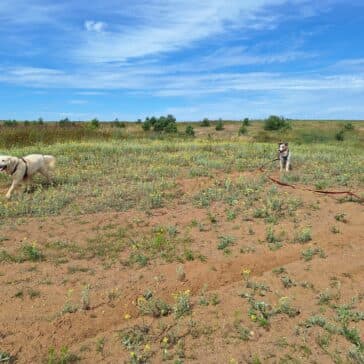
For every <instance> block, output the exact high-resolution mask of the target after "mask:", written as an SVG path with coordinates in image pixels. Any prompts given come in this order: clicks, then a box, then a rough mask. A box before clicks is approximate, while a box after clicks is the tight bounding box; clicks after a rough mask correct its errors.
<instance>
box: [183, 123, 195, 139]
mask: <svg viewBox="0 0 364 364" xmlns="http://www.w3.org/2000/svg"><path fill="white" fill-rule="evenodd" d="M185 133H186V135H188V136H195V130H194V129H193V126H192V125H187V126H186V131H185Z"/></svg>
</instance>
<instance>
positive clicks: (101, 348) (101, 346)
mask: <svg viewBox="0 0 364 364" xmlns="http://www.w3.org/2000/svg"><path fill="white" fill-rule="evenodd" d="M104 347H105V337H100V338H99V339H97V341H96V351H97V352H98V353H100V354H102V353H103V352H104Z"/></svg>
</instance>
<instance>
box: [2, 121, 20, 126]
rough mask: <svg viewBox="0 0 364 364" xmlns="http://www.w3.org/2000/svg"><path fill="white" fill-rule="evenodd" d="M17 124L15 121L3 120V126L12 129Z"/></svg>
mask: <svg viewBox="0 0 364 364" xmlns="http://www.w3.org/2000/svg"><path fill="white" fill-rule="evenodd" d="M17 124H18V122H17V121H16V120H4V126H11V127H14V126H16V125H17Z"/></svg>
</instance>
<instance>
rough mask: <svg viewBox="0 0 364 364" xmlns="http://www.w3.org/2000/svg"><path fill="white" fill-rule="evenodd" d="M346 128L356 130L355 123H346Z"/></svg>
mask: <svg viewBox="0 0 364 364" xmlns="http://www.w3.org/2000/svg"><path fill="white" fill-rule="evenodd" d="M344 129H345V130H354V125H353V123H346V124H345V125H344Z"/></svg>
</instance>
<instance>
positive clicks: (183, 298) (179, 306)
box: [173, 290, 192, 318]
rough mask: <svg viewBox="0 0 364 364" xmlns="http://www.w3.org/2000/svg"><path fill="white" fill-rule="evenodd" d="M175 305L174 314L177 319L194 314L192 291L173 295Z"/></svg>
mask: <svg viewBox="0 0 364 364" xmlns="http://www.w3.org/2000/svg"><path fill="white" fill-rule="evenodd" d="M173 297H174V300H175V304H174V306H173V311H174V314H175V315H176V317H177V318H180V317H182V316H186V315H189V314H190V313H191V312H192V305H191V299H190V291H189V290H187V291H184V292H178V293H176V294H174V295H173Z"/></svg>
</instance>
